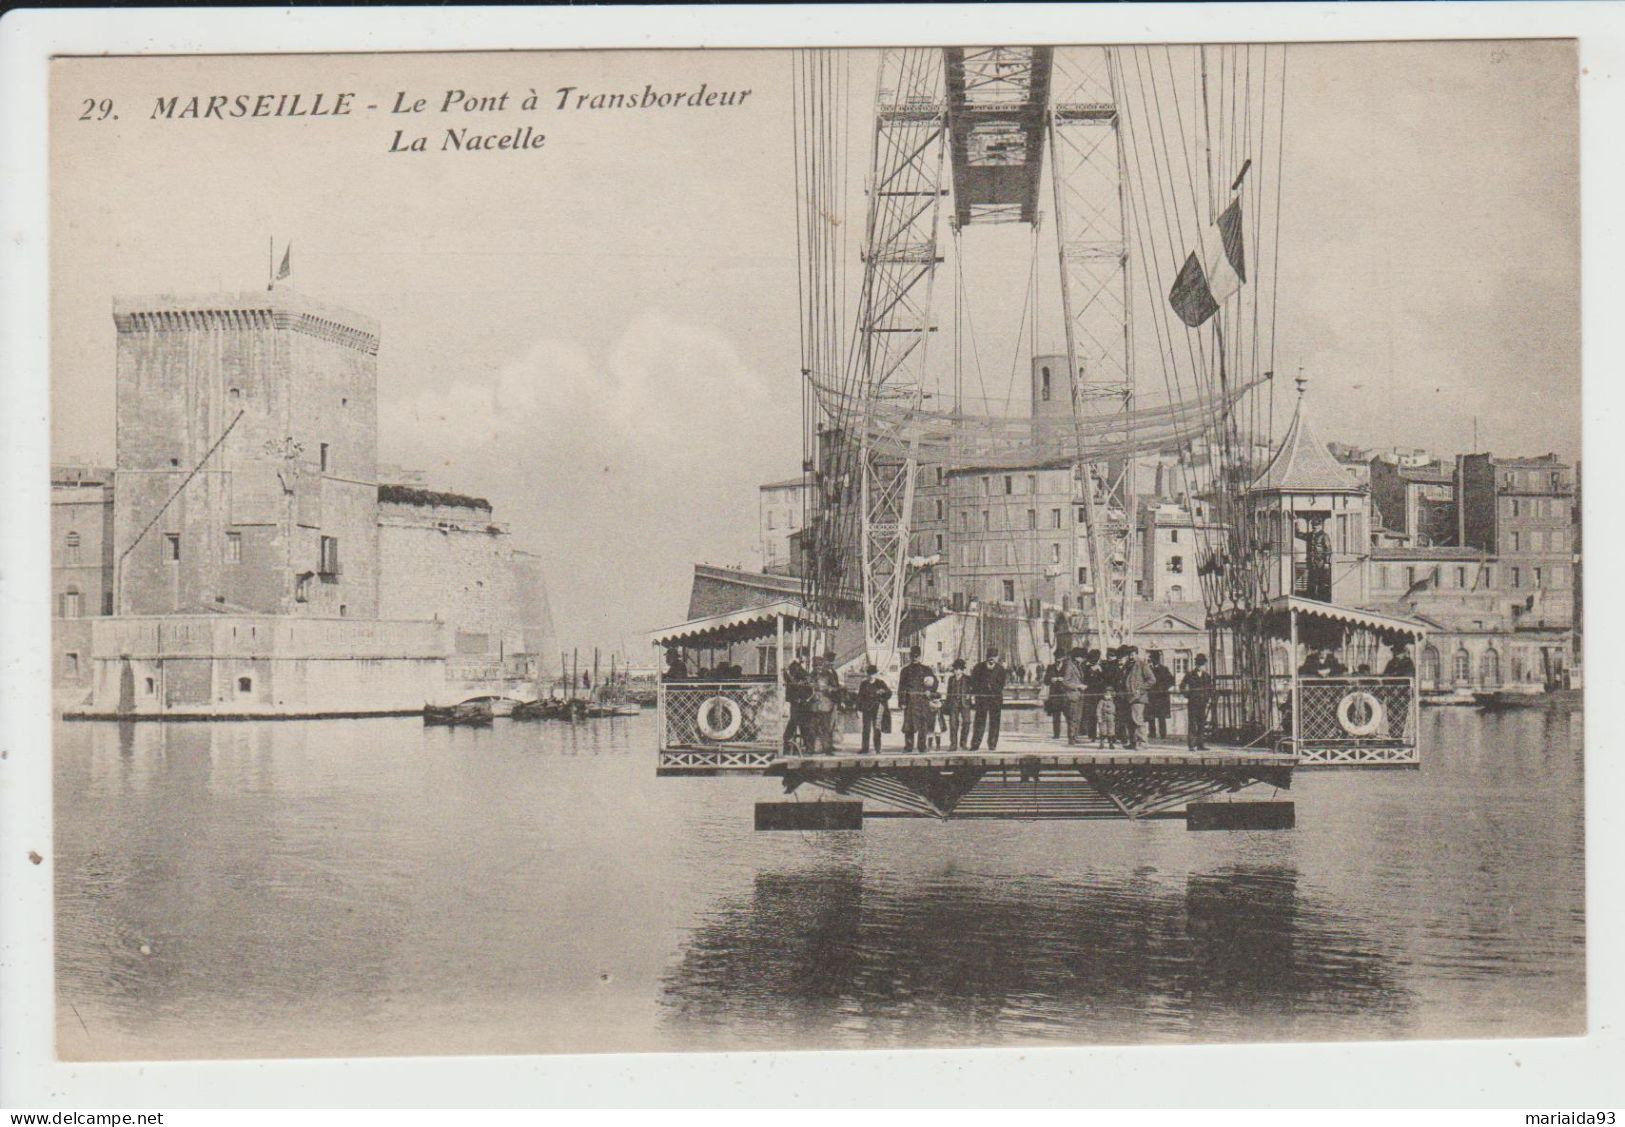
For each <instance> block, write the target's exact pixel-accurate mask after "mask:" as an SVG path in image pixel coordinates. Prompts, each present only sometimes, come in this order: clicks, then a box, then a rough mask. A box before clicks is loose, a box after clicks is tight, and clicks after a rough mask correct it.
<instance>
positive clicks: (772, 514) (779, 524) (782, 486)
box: [756, 477, 808, 575]
mask: <svg viewBox="0 0 1625 1127" xmlns="http://www.w3.org/2000/svg"><path fill="white" fill-rule="evenodd" d="M807 492H808V487H807V482H806V480H805V479H804V478H799V477H792V478H789V479H788V480H785V481H773V482H769V483H767V484H766V485H762V486H759V487H757V505H756V507H757V533H758V536H759V538H760V543H761V548H762V570H763V571H765V572H767V573H768V574H769V575H791V574H794V573H795V571H796V551H795V548H794V546H793V544H794V542H793V541H792V539H791V538H792V537H793V536H794V535H795V533H797V532H799V531H800V530H801V526H802V523H803V520H804V519H805V516H806V506H807Z"/></svg>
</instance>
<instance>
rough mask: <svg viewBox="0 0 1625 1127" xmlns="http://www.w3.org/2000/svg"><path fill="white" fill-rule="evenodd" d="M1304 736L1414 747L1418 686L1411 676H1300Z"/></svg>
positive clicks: (1325, 741)
mask: <svg viewBox="0 0 1625 1127" xmlns="http://www.w3.org/2000/svg"><path fill="white" fill-rule="evenodd" d="M1296 700H1297V706H1298V708H1299V709H1300V710H1301V714H1300V715H1299V717H1298V723H1297V734H1298V742H1299V743H1300V744H1302V745H1303V746H1305V747H1309V746H1321V747H1356V746H1365V745H1378V746H1384V747H1393V746H1400V747H1412V746H1414V745H1415V744H1416V719H1415V716H1414V713H1413V709H1414V707H1415V703H1416V702H1415V692H1414V691H1413V686H1412V684H1411V679H1410V678H1409V677H1300V678H1298V679H1297V696H1296Z"/></svg>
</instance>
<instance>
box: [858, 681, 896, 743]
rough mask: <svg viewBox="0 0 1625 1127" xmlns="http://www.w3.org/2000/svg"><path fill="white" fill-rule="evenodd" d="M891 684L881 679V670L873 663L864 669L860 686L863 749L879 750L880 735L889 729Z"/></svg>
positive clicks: (859, 710)
mask: <svg viewBox="0 0 1625 1127" xmlns="http://www.w3.org/2000/svg"><path fill="white" fill-rule="evenodd" d="M890 701H891V686H890V685H888V684H886V682H884V681H882V680H881V679H880V670H878V669H876V668H875V667H874V666H873V665H870V666H867V667H866V668H865V669H864V677H863V683H862V684H860V685H859V686H858V712H859V714H860V715H862V717H863V750H864V751H879V750H880V735H881V733H882V732H886V731H889V730H890V729H891V725H890V724H889V723H888V722H887V718H888V717H889V716H890V715H891V710H890V709H889V708H888V707H887V705H888V703H889V702H890Z"/></svg>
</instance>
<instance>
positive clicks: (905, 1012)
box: [665, 867, 1409, 1045]
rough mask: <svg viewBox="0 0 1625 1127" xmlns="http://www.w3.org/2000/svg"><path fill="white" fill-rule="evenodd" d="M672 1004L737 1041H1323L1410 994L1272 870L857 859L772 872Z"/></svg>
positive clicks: (696, 954) (691, 960)
mask: <svg viewBox="0 0 1625 1127" xmlns="http://www.w3.org/2000/svg"><path fill="white" fill-rule="evenodd" d="M665 989H666V994H667V1004H668V1006H669V1007H670V1010H671V1013H670V1019H671V1020H673V1021H676V1022H678V1023H681V1024H683V1025H687V1026H697V1027H704V1026H709V1027H712V1029H713V1032H715V1033H716V1034H718V1035H719V1036H720V1039H721V1040H722V1041H723V1042H756V1043H759V1044H799V1045H807V1044H826V1045H830V1044H836V1045H838V1044H843V1043H847V1042H850V1041H852V1040H854V1036H853V1035H854V1034H858V1035H861V1036H860V1037H858V1038H857V1039H859V1040H864V1041H876V1040H878V1041H879V1042H881V1043H891V1042H901V1041H907V1042H909V1043H956V1042H957V1043H986V1042H1006V1041H1031V1040H1045V1039H1050V1040H1073V1041H1077V1040H1085V1041H1113V1040H1145V1039H1186V1038H1191V1037H1198V1038H1202V1039H1219V1038H1223V1039H1242V1038H1249V1037H1261V1036H1273V1037H1293V1036H1306V1035H1309V1034H1310V1032H1312V1031H1313V1030H1315V1029H1316V1028H1318V1027H1317V1026H1316V1025H1315V1024H1314V1022H1313V1020H1312V1016H1313V1015H1314V1014H1315V1013H1316V1012H1317V1011H1330V1012H1333V1013H1343V1012H1348V1011H1350V1010H1358V1011H1360V1012H1361V1013H1362V1014H1363V1015H1364V1018H1365V1019H1366V1021H1367V1025H1366V1028H1367V1030H1368V1035H1371V1036H1380V1035H1381V1034H1382V1031H1383V1030H1384V1029H1386V1028H1388V1027H1389V1023H1386V1022H1385V1020H1384V1019H1385V1018H1387V1017H1389V1016H1392V1015H1396V1014H1399V1013H1400V1012H1402V1011H1403V1010H1404V1009H1405V1008H1406V1007H1407V1005H1408V1004H1409V999H1408V998H1407V996H1406V994H1405V992H1404V991H1403V990H1402V989H1400V988H1398V987H1397V986H1396V985H1395V984H1394V982H1393V981H1392V978H1391V976H1390V975H1389V974H1388V973H1387V971H1386V970H1385V967H1384V959H1383V956H1382V954H1381V952H1380V951H1379V949H1378V948H1377V947H1376V945H1375V944H1373V943H1371V942H1370V941H1369V940H1365V939H1361V938H1360V937H1357V936H1350V935H1346V934H1343V933H1341V932H1340V930H1339V929H1338V928H1337V927H1336V925H1335V923H1334V922H1333V921H1332V920H1331V919H1330V918H1329V917H1328V916H1327V915H1326V913H1325V912H1324V911H1323V910H1317V909H1315V908H1314V907H1312V906H1307V905H1305V904H1303V903H1302V902H1301V900H1300V898H1299V896H1298V893H1297V878H1296V874H1295V873H1293V872H1292V871H1291V870H1290V869H1282V868H1273V867H1261V868H1243V869H1234V870H1220V871H1217V872H1212V873H1201V874H1192V875H1191V876H1189V877H1188V878H1187V880H1186V881H1185V883H1184V887H1183V889H1182V890H1181V889H1179V888H1177V887H1168V886H1165V885H1163V884H1161V883H1159V882H1158V881H1157V880H1156V879H1155V878H1154V876H1152V875H1150V874H1146V873H1134V874H1128V875H1126V876H1125V877H1123V878H1122V879H1119V880H1116V881H1112V882H1109V883H1102V884H1093V885H1088V886H1085V885H1080V884H1070V883H1066V882H1059V881H1051V880H1038V879H1023V880H1018V881H1014V882H1010V883H1009V884H1008V885H994V886H989V885H988V884H985V883H980V882H977V883H973V882H969V881H965V880H961V879H948V880H937V881H933V882H929V883H926V884H922V885H920V886H917V887H911V886H902V885H898V884H896V883H890V882H888V883H881V884H877V885H874V884H872V885H866V883H865V880H864V877H863V874H862V873H861V872H860V871H859V870H857V869H855V868H850V867H848V868H839V869H830V870H818V871H812V872H803V873H764V874H761V875H759V876H758V877H757V878H756V880H755V885H754V889H753V893H752V895H751V897H750V899H749V900H748V902H738V903H733V904H729V905H727V906H725V907H723V908H722V909H720V910H719V911H717V912H715V913H714V915H713V917H712V919H711V920H710V921H709V922H707V923H706V924H705V925H704V926H702V927H700V928H699V929H698V930H697V931H696V932H695V933H694V935H693V937H692V939H691V941H690V942H689V943H688V945H687V947H686V950H685V953H684V955H683V958H682V960H681V961H680V962H679V963H678V965H677V966H676V968H675V969H674V970H673V971H672V972H671V973H670V974H668V976H667V978H666V981H665Z"/></svg>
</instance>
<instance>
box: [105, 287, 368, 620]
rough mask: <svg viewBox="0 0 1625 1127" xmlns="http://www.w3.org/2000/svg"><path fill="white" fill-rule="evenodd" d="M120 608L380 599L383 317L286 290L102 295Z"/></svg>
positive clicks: (290, 610) (346, 607)
mask: <svg viewBox="0 0 1625 1127" xmlns="http://www.w3.org/2000/svg"><path fill="white" fill-rule="evenodd" d="M113 321H114V324H115V325H116V327H117V330H118V341H117V380H118V394H117V419H118V442H117V457H116V477H115V495H116V497H117V503H116V505H115V506H114V511H115V520H114V525H115V535H116V540H117V542H118V544H119V545H120V550H119V553H118V556H117V558H115V561H114V585H115V593H114V595H115V607H116V610H117V612H118V613H120V614H134V615H152V614H178V613H185V612H193V613H195V612H200V611H204V612H206V611H214V610H217V609H225V610H234V611H239V612H244V613H253V614H282V615H306V616H310V617H333V618H340V617H346V616H350V615H354V616H356V617H359V618H375V617H377V613H378V585H377V544H378V539H377V523H378V483H377V480H376V478H375V477H374V474H375V472H376V466H377V454H378V450H377V445H378V409H377V386H378V365H377V357H378V328H377V325H376V324H375V323H374V322H373V321H372V319H371V318H368V317H364V316H362V315H360V314H357V313H353V312H351V311H349V310H342V309H338V308H335V307H331V306H326V305H322V304H320V303H318V302H315V301H312V300H311V299H309V298H306V297H303V296H300V295H292V294H288V293H285V292H270V293H263V294H241V295H229V294H221V295H213V296H209V297H202V298H177V297H153V298H120V299H118V300H116V301H115V302H114V309H113Z"/></svg>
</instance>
